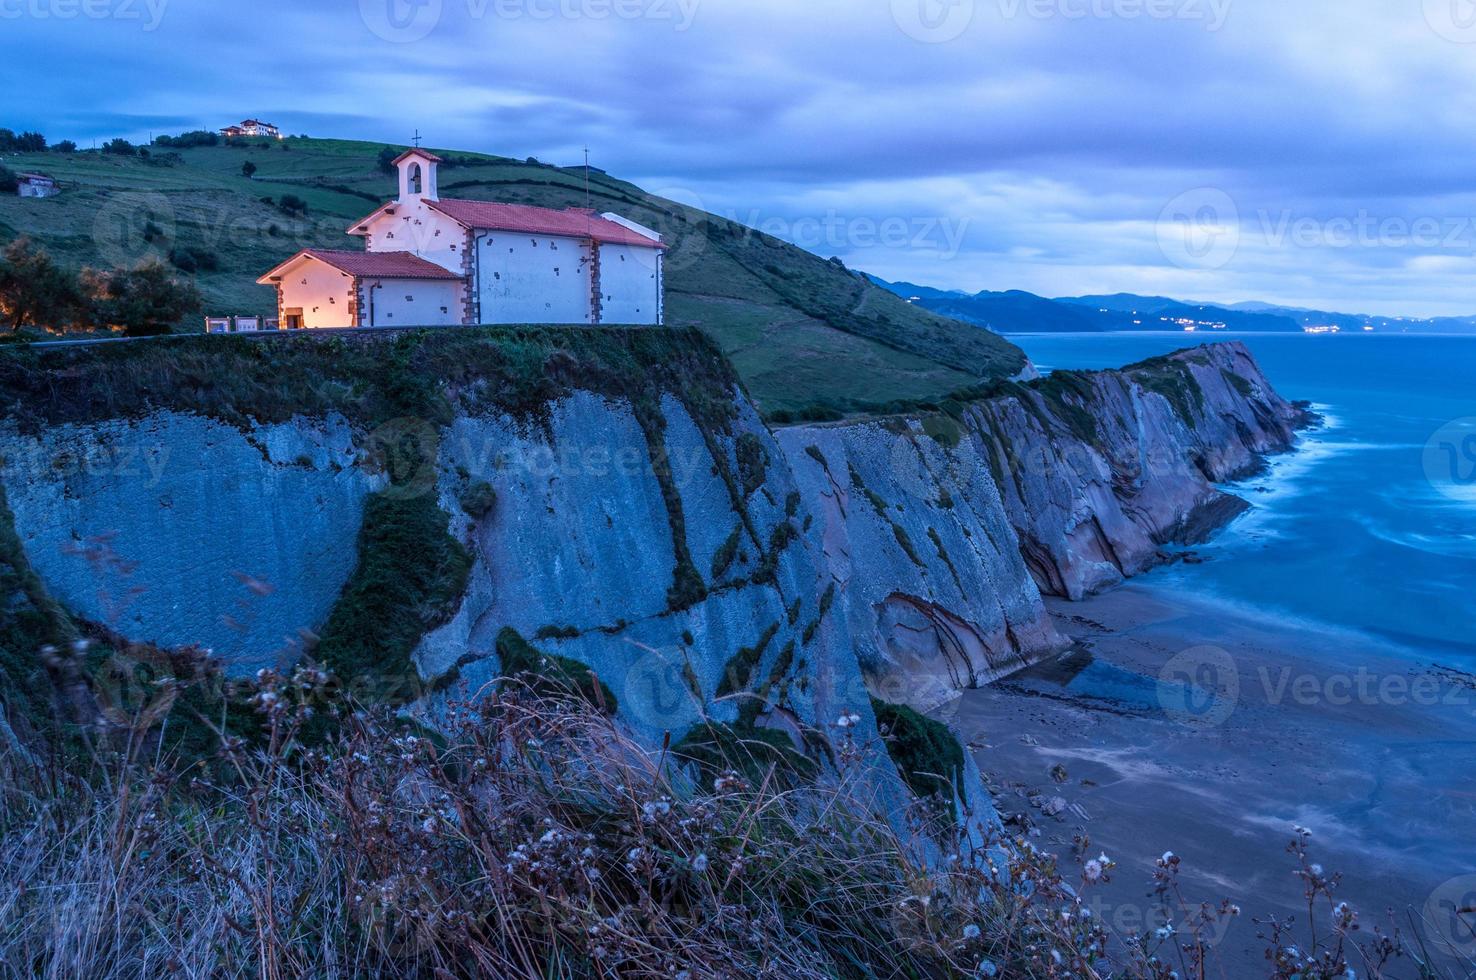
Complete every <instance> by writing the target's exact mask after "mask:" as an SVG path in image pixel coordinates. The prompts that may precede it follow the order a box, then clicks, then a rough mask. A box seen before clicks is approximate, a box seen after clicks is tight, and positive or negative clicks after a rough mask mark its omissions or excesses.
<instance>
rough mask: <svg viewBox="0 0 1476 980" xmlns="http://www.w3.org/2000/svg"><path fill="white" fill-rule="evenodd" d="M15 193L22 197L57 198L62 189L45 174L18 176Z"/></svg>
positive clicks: (16, 176) (16, 177)
mask: <svg viewBox="0 0 1476 980" xmlns="http://www.w3.org/2000/svg"><path fill="white" fill-rule="evenodd" d="M15 193H16V194H17V195H19V196H20V197H55V196H56V195H57V194H60V193H61V188H59V187H57V186H56V181H55V180H53V179H52V178H50V177H48V176H46V175H45V174H16V175H15Z"/></svg>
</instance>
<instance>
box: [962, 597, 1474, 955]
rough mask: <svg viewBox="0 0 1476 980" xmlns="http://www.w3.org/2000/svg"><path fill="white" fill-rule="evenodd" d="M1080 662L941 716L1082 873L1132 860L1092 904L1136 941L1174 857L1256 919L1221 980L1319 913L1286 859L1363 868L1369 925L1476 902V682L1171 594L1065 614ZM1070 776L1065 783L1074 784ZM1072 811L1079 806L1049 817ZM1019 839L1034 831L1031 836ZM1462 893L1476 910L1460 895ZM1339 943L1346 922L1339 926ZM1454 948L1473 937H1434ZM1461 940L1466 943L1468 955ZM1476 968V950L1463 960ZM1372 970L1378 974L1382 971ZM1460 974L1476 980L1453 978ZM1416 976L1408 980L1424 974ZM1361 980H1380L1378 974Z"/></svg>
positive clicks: (1353, 876) (1233, 939) (1113, 600)
mask: <svg viewBox="0 0 1476 980" xmlns="http://www.w3.org/2000/svg"><path fill="white" fill-rule="evenodd" d="M1050 606H1051V611H1052V613H1053V615H1054V616H1055V617H1056V620H1057V625H1058V628H1060V629H1061V631H1062V632H1063V633H1065V634H1067V635H1069V636H1071V637H1072V638H1073V639H1075V640H1077V643H1078V645H1077V647H1076V649H1075V650H1073V651H1071V652H1070V653H1068V654H1065V655H1064V656H1062V657H1060V658H1055V659H1053V660H1051V661H1048V662H1046V663H1043V664H1040V665H1038V666H1036V667H1034V668H1031V669H1030V670H1028V671H1025V672H1023V673H1021V674H1018V675H1015V676H1013V677H1011V678H1009V679H1007V680H1005V681H1002V682H1000V683H999V684H997V685H995V686H993V687H991V688H987V689H985V690H980V691H971V692H968V693H966V694H965V695H964V696H963V697H962V698H961V699H959V700H958V701H956V702H954V703H953V704H952V705H949V706H947V707H946V708H944V709H943V710H942V711H941V712H940V716H942V717H945V718H946V719H947V720H949V721H950V722H951V723H952V724H954V725H955V726H956V728H957V729H958V731H959V732H960V734H961V735H962V736H963V737H964V738H965V740H966V741H967V742H968V743H969V745H970V748H971V749H972V750H973V751H974V755H975V757H976V759H977V760H978V763H979V768H980V769H981V770H982V771H983V772H984V773H985V774H986V777H987V778H989V779H991V781H992V782H993V784H994V786H993V788H994V792H995V796H996V801H997V804H998V805H999V807H1000V810H1001V812H1002V813H1004V814H1005V815H1006V817H1007V818H1008V817H1009V815H1011V814H1020V815H1023V817H1024V822H1025V825H1027V826H1033V827H1034V828H1035V831H1034V832H1033V835H1032V838H1033V840H1034V841H1035V843H1036V845H1037V846H1041V847H1044V848H1046V849H1050V850H1054V851H1056V852H1057V853H1059V854H1062V855H1063V856H1064V855H1066V854H1067V853H1068V851H1069V844H1070V841H1071V838H1072V835H1073V833H1074V832H1076V831H1077V830H1078V829H1080V830H1081V831H1084V832H1085V833H1086V834H1088V835H1089V836H1090V837H1091V841H1092V848H1093V851H1092V854H1094V855H1095V854H1096V853H1097V851H1098V850H1102V851H1105V852H1106V853H1107V854H1108V855H1109V856H1111V857H1112V858H1113V859H1114V860H1115V861H1117V862H1118V865H1119V866H1118V869H1117V871H1116V872H1115V877H1114V881H1113V882H1112V883H1110V884H1108V885H1106V886H1104V887H1100V888H1097V889H1093V890H1092V891H1091V892H1089V894H1091V895H1093V896H1094V897H1093V899H1092V904H1093V905H1094V906H1095V909H1096V911H1097V913H1098V914H1099V915H1102V916H1104V917H1105V919H1106V921H1107V922H1108V924H1109V925H1111V926H1113V928H1114V929H1116V930H1117V931H1119V932H1134V931H1140V930H1142V929H1144V928H1145V926H1146V928H1153V927H1155V926H1157V925H1159V924H1161V923H1160V920H1159V919H1158V918H1156V916H1155V914H1154V913H1153V912H1152V908H1151V907H1152V902H1151V901H1150V900H1149V899H1148V893H1149V890H1150V889H1149V887H1148V884H1147V883H1148V881H1149V879H1150V875H1151V868H1152V866H1153V861H1154V859H1155V858H1156V857H1158V856H1159V855H1160V854H1162V853H1163V852H1164V851H1168V850H1172V851H1173V852H1174V853H1176V854H1178V855H1179V856H1180V857H1181V858H1182V860H1183V872H1182V874H1181V880H1182V882H1183V885H1184V890H1185V892H1186V895H1187V897H1188V898H1189V899H1190V900H1191V901H1196V902H1197V901H1200V900H1204V901H1210V902H1218V901H1219V900H1220V899H1229V900H1231V901H1234V902H1236V903H1238V904H1239V905H1240V906H1241V907H1242V909H1243V914H1242V915H1241V916H1240V917H1239V918H1237V919H1235V920H1232V923H1231V925H1230V926H1229V928H1228V930H1227V931H1226V932H1225V934H1224V935H1223V937H1221V938H1220V941H1219V951H1220V961H1221V962H1220V964H1219V966H1218V968H1217V970H1216V973H1215V975H1219V976H1232V977H1240V976H1245V977H1254V976H1265V975H1266V973H1267V972H1268V971H1267V969H1266V964H1265V960H1264V956H1263V954H1264V948H1265V943H1264V942H1263V941H1262V940H1261V939H1259V938H1258V937H1257V932H1258V931H1260V927H1259V926H1258V925H1257V924H1256V923H1255V922H1254V921H1253V920H1254V919H1255V918H1262V919H1264V918H1266V917H1267V916H1268V915H1270V914H1276V915H1279V916H1282V917H1285V916H1288V915H1298V916H1300V917H1301V919H1302V926H1301V928H1300V935H1299V936H1298V938H1299V939H1301V940H1302V941H1305V938H1306V933H1307V929H1306V925H1305V921H1306V906H1305V902H1304V900H1303V898H1302V886H1301V882H1300V880H1299V879H1297V878H1296V877H1295V876H1294V875H1293V874H1292V871H1293V869H1294V868H1295V867H1296V861H1295V858H1294V857H1293V856H1292V855H1291V854H1288V853H1287V852H1286V845H1287V844H1288V842H1289V841H1290V840H1291V839H1292V836H1293V827H1294V826H1297V825H1300V826H1303V827H1306V828H1308V829H1309V830H1310V831H1312V834H1313V838H1312V846H1313V858H1314V860H1316V861H1318V862H1320V863H1321V864H1322V865H1323V866H1324V867H1325V868H1326V869H1327V870H1328V871H1329V872H1331V871H1341V872H1342V873H1343V876H1344V877H1343V881H1342V884H1341V886H1340V888H1339V889H1338V893H1337V894H1338V897H1339V898H1340V899H1342V900H1345V901H1347V902H1349V903H1350V904H1351V905H1352V906H1353V907H1354V909H1356V910H1357V911H1358V912H1359V917H1360V922H1361V923H1362V924H1363V925H1364V927H1365V928H1368V927H1371V926H1373V925H1375V924H1380V925H1383V924H1385V923H1386V922H1387V919H1386V916H1385V910H1386V909H1393V910H1394V911H1395V913H1396V915H1397V917H1398V924H1399V926H1400V928H1401V930H1402V931H1404V932H1406V933H1408V932H1409V931H1410V930H1411V924H1410V913H1411V912H1413V913H1414V914H1415V915H1416V916H1421V915H1422V914H1423V913H1424V912H1425V911H1426V909H1427V907H1429V903H1431V902H1432V896H1433V902H1434V906H1436V907H1438V906H1439V905H1440V903H1441V902H1442V901H1446V902H1447V903H1448V900H1449V899H1450V898H1451V897H1452V896H1454V897H1456V898H1457V899H1459V900H1462V901H1464V900H1466V899H1467V898H1468V897H1469V896H1470V895H1473V894H1476V878H1472V879H1471V881H1468V882H1461V881H1456V882H1455V883H1454V884H1451V882H1452V880H1453V879H1459V878H1461V877H1463V876H1476V685H1473V682H1472V680H1471V678H1470V677H1469V676H1468V675H1465V674H1460V673H1456V672H1449V671H1447V670H1445V669H1443V665H1441V664H1439V663H1437V662H1432V661H1431V659H1429V658H1428V657H1425V658H1423V659H1421V658H1419V657H1417V656H1414V655H1412V654H1409V653H1408V652H1404V651H1398V650H1394V649H1390V648H1388V647H1386V646H1381V645H1380V644H1379V643H1378V642H1376V641H1374V640H1371V639H1369V638H1366V637H1361V636H1357V635H1352V634H1349V635H1340V634H1330V633H1322V632H1317V631H1314V630H1309V629H1305V628H1297V627H1293V626H1289V625H1287V624H1285V623H1281V622H1276V621H1272V620H1264V621H1263V620H1259V619H1256V618H1251V617H1247V616H1245V615H1243V614H1239V613H1234V612H1227V611H1225V610H1224V609H1221V608H1219V607H1217V606H1213V605H1209V604H1205V603H1201V602H1198V601H1196V600H1190V599H1184V598H1181V597H1179V596H1177V595H1175V594H1173V593H1170V592H1168V591H1166V590H1164V589H1162V587H1155V586H1154V585H1153V584H1152V583H1151V580H1149V581H1145V582H1138V583H1134V584H1130V585H1128V586H1125V587H1123V588H1120V589H1118V590H1116V591H1113V592H1111V593H1109V594H1106V595H1103V596H1099V597H1096V598H1093V599H1090V600H1087V601H1085V602H1081V603H1066V602H1058V601H1051V602H1050ZM1058 765H1059V766H1061V767H1064V770H1065V772H1064V777H1065V778H1064V781H1060V782H1058V781H1057V777H1060V776H1061V775H1063V774H1062V772H1061V771H1060V770H1056V772H1055V774H1054V775H1053V774H1052V771H1051V770H1052V769H1053V767H1056V766H1058ZM1055 797H1059V798H1060V801H1061V802H1064V803H1065V804H1066V806H1065V809H1064V810H1062V812H1060V813H1059V814H1057V815H1055V816H1049V815H1047V813H1046V811H1047V810H1050V809H1054V807H1052V806H1050V805H1043V804H1048V803H1049V801H1052V799H1053V798H1055ZM1019 826H1020V825H1019V823H1017V824H1015V825H1014V826H1013V827H1012V829H1015V830H1018V829H1019ZM1456 893H1459V894H1456ZM1317 916H1318V918H1317V927H1318V929H1319V931H1320V932H1321V933H1323V934H1325V933H1326V932H1327V931H1328V930H1327V924H1328V913H1327V912H1326V910H1325V909H1322V908H1319V910H1318V912H1317ZM1421 928H1423V929H1424V930H1425V931H1427V932H1429V933H1430V934H1431V936H1432V937H1433V938H1434V939H1435V940H1436V941H1437V942H1438V941H1439V940H1440V939H1441V937H1444V936H1448V935H1450V934H1452V932H1453V930H1456V929H1458V928H1459V925H1458V924H1456V923H1452V922H1451V921H1450V917H1449V916H1448V915H1447V916H1444V917H1443V918H1441V919H1439V920H1438V921H1437V920H1431V921H1427V922H1424V923H1423V925H1422V927H1421ZM1458 938H1465V937H1459V936H1458ZM1461 948H1462V949H1463V951H1464V952H1465V953H1467V954H1476V943H1466V944H1464V945H1463V946H1462V947H1461ZM1360 966H1361V964H1360ZM1446 967H1447V969H1450V970H1454V971H1455V972H1454V973H1453V975H1456V976H1460V975H1463V974H1464V973H1465V972H1466V970H1468V969H1470V968H1471V967H1470V966H1469V965H1463V964H1461V963H1460V962H1459V961H1447V962H1446ZM1415 972H1416V971H1415V970H1414V968H1413V967H1412V965H1410V964H1409V963H1408V961H1404V963H1403V965H1399V966H1396V967H1395V969H1394V971H1393V975H1395V976H1413V975H1415ZM1359 975H1360V976H1362V975H1365V973H1364V971H1363V970H1362V969H1361V968H1360V969H1359Z"/></svg>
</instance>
